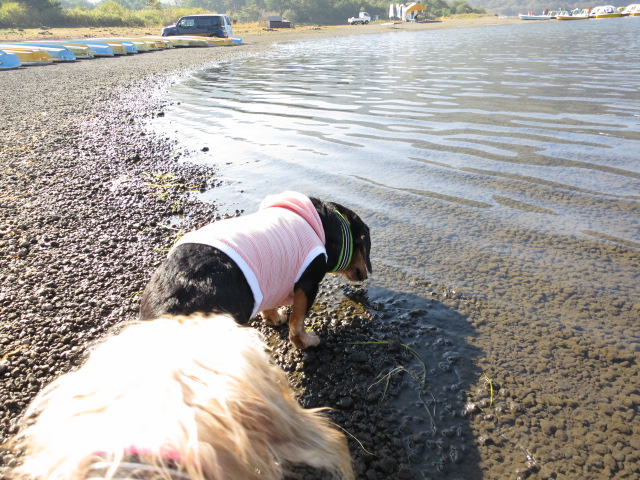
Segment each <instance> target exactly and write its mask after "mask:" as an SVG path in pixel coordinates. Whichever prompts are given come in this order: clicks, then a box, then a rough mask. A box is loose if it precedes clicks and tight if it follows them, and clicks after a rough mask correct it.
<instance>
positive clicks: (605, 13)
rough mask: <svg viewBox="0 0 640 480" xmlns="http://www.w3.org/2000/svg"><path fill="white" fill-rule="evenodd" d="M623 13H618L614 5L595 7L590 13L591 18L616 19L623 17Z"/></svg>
mask: <svg viewBox="0 0 640 480" xmlns="http://www.w3.org/2000/svg"><path fill="white" fill-rule="evenodd" d="M621 16H622V12H621V11H618V9H617V8H616V7H614V6H613V5H600V6H598V7H593V8H592V9H591V11H590V12H589V17H591V18H616V17H621Z"/></svg>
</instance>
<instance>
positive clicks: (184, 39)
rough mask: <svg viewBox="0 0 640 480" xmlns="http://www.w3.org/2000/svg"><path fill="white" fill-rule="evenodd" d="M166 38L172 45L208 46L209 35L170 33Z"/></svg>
mask: <svg viewBox="0 0 640 480" xmlns="http://www.w3.org/2000/svg"><path fill="white" fill-rule="evenodd" d="M162 38H166V39H167V40H169V41H170V42H171V44H172V45H173V46H174V47H208V46H210V43H209V41H208V40H209V37H192V36H188V35H177V36H174V35H171V36H170V37H162Z"/></svg>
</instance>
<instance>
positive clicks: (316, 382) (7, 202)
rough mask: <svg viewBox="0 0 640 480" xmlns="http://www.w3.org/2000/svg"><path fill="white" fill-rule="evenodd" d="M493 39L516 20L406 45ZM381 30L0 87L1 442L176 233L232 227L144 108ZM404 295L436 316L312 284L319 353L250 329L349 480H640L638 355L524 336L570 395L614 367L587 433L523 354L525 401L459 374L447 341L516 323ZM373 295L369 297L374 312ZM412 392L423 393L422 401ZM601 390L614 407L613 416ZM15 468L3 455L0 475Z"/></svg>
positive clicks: (569, 404) (474, 305) (98, 65)
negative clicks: (569, 370)
mask: <svg viewBox="0 0 640 480" xmlns="http://www.w3.org/2000/svg"><path fill="white" fill-rule="evenodd" d="M492 22H498V23H503V22H504V23H516V22H517V21H508V20H504V21H503V20H497V19H491V18H490V19H484V20H481V21H468V22H465V21H462V22H457V23H456V22H451V23H448V22H442V23H440V24H429V25H423V26H421V25H406V26H403V27H402V28H403V29H405V30H410V29H414V28H447V27H460V26H462V27H466V26H471V27H473V26H482V25H488V24H491V23H492ZM385 31H388V30H385V27H383V26H379V25H369V26H367V27H353V28H349V27H335V28H324V27H323V28H318V29H317V30H310V31H304V32H298V31H295V30H292V31H289V32H282V33H280V32H278V33H275V34H271V33H269V34H261V35H254V36H243V39H244V40H245V42H246V43H247V45H245V46H241V47H229V48H222V47H218V48H209V49H180V50H178V49H176V50H171V51H163V52H154V53H148V54H143V55H136V56H130V57H120V58H112V59H96V60H91V61H81V62H77V63H72V64H65V65H54V66H47V67H31V68H25V69H20V70H15V71H8V72H1V73H0V79H1V81H0V95H1V98H3V99H7V100H6V101H3V102H0V118H2V119H3V120H4V121H3V122H2V123H1V124H0V187H1V188H0V429H1V432H0V442H4V441H5V440H7V439H8V438H9V437H10V436H11V435H12V434H13V433H15V432H16V429H17V426H18V423H17V422H18V419H19V418H20V414H21V412H22V411H23V410H24V409H25V408H26V406H27V405H28V403H29V401H30V400H31V398H33V396H34V395H35V394H36V393H37V391H39V389H40V388H42V386H44V385H45V384H47V383H48V382H50V381H51V380H52V379H53V378H55V377H56V376H57V375H59V374H60V373H63V372H66V371H68V370H69V369H72V368H74V367H76V366H77V365H79V364H80V363H81V362H82V359H83V358H84V354H85V352H86V349H87V347H88V346H89V345H90V344H91V342H93V341H94V340H96V339H100V338H103V337H104V336H105V335H107V334H108V333H109V332H110V331H112V330H113V329H114V328H116V329H117V326H118V325H120V324H122V323H124V322H127V321H130V320H134V319H135V318H136V316H137V308H138V298H139V294H140V292H141V290H142V289H143V288H144V286H145V284H146V281H147V280H148V278H149V276H150V274H151V272H152V271H153V269H154V268H155V267H156V266H157V265H158V264H159V262H160V261H161V260H162V259H163V258H164V256H165V255H166V252H165V250H164V249H166V248H167V247H168V246H169V245H170V244H171V243H172V240H173V239H174V238H175V236H176V235H177V234H178V231H177V230H188V229H190V228H193V227H196V226H200V225H203V224H205V223H208V222H210V221H211V220H212V219H214V218H219V217H224V216H226V215H235V214H237V212H220V211H218V210H217V208H216V205H210V204H202V203H200V202H197V201H195V200H193V198H192V197H191V196H190V195H189V192H190V191H192V190H193V189H195V190H198V189H210V188H213V187H214V186H215V184H216V182H217V179H216V172H215V170H213V169H212V168H207V167H202V166H196V165H193V164H189V163H188V162H182V159H184V158H188V155H189V150H188V149H189V148H194V147H192V146H189V145H176V144H175V143H174V142H172V141H170V140H169V139H163V138H159V137H157V136H154V135H151V134H149V133H146V132H145V130H144V128H143V124H144V122H146V121H148V120H149V119H151V118H153V117H154V116H158V115H163V109H164V108H165V105H163V104H162V103H161V102H160V101H159V100H157V97H156V96H155V95H154V93H155V92H157V91H160V90H161V89H163V88H165V87H166V86H167V85H168V84H169V83H170V82H172V81H174V79H175V76H176V75H182V74H184V72H185V71H188V70H189V69H193V68H198V67H199V66H200V65H203V64H209V63H212V62H226V61H232V60H233V59H234V58H239V57H242V56H247V55H259V54H260V53H261V52H263V51H264V50H265V49H268V48H271V44H272V43H273V42H282V41H294V40H301V39H304V38H312V37H316V36H323V35H324V36H328V35H347V34H365V33H382V32H385ZM374 268H376V265H375V252H374ZM398 282H399V284H403V285H404V284H409V283H410V280H407V279H398ZM365 287H367V285H365ZM412 288H415V290H416V292H418V291H420V292H427V293H428V295H430V298H431V299H432V300H424V299H423V298H418V297H417V295H418V294H417V293H416V297H415V298H413V297H412V296H411V295H410V293H409V292H408V291H407V292H404V293H400V292H396V291H390V292H388V293H385V292H380V291H378V292H376V293H375V295H367V294H365V293H364V290H362V289H361V288H359V287H357V286H356V287H354V286H351V285H347V284H346V283H343V282H341V280H340V279H337V278H328V279H327V280H326V281H325V282H324V284H323V287H322V290H321V294H320V296H319V299H318V302H317V305H316V306H315V307H314V310H313V313H312V314H311V316H310V319H309V320H308V323H309V324H310V325H312V326H313V328H314V329H315V331H316V332H317V333H318V334H319V335H320V337H321V339H322V341H323V343H322V344H321V345H320V346H319V347H318V348H316V349H310V350H308V351H305V352H299V351H296V350H294V349H292V348H291V347H290V345H289V343H288V339H287V330H286V326H285V327H283V328H279V329H270V328H265V327H263V326H262V325H258V324H255V325H254V327H256V328H259V329H260V330H262V331H263V332H264V333H265V334H266V335H267V337H268V339H269V343H270V345H271V347H272V350H273V356H274V358H275V360H276V361H277V362H278V363H279V364H280V365H281V366H282V367H283V368H284V369H285V370H286V371H287V373H288V374H289V378H290V381H291V384H292V387H293V388H294V389H295V390H296V392H297V393H298V394H299V398H300V401H301V403H302V404H303V406H305V407H318V406H328V407H331V408H333V409H334V410H333V411H332V413H331V415H332V418H333V420H334V422H336V424H338V425H339V426H340V427H341V428H343V429H344V430H345V431H347V432H348V434H349V436H350V437H349V438H350V440H349V443H350V448H351V453H352V456H353V459H354V466H355V470H356V476H357V478H366V479H389V478H393V479H405V478H406V479H412V478H440V479H454V478H463V479H465V480H474V479H481V478H483V479H484V478H499V479H503V478H540V479H542V478H590V479H599V478H637V475H638V474H640V470H639V469H640V467H638V464H639V459H638V454H637V452H638V451H639V449H640V444H639V443H638V440H637V439H638V438H639V437H638V436H637V420H636V418H635V412H636V411H637V405H638V403H637V402H638V398H640V397H638V390H637V386H635V385H634V384H633V383H634V382H633V381H632V382H627V381H625V379H627V378H632V379H633V378H636V377H637V376H633V375H631V373H633V372H636V371H637V358H638V356H637V353H634V352H616V351H613V350H612V349H603V348H598V349H596V350H594V349H593V347H592V346H590V345H583V344H582V343H580V342H579V341H578V340H576V339H575V338H574V337H573V335H572V333H571V332H570V331H556V330H555V329H554V328H552V327H553V326H551V325H537V327H536V328H537V329H538V330H539V331H540V332H546V333H545V337H546V340H545V341H544V342H542V344H543V346H544V347H545V348H548V353H545V352H546V351H545V352H543V354H544V355H546V356H547V357H549V358H552V359H553V358H554V357H555V356H558V358H560V357H559V355H560V353H562V354H563V355H564V356H566V359H565V360H563V361H564V362H565V363H566V362H568V361H569V359H570V360H571V361H572V362H575V363H576V365H575V368H574V369H575V370H576V371H580V370H582V371H583V372H584V377H585V378H586V379H589V374H590V372H596V373H594V374H593V375H596V374H599V369H600V365H612V366H613V367H612V368H607V369H604V368H603V372H605V373H607V374H608V373H612V372H613V373H615V374H616V375H617V376H616V377H615V378H614V376H611V377H610V378H609V377H606V378H604V377H603V380H602V382H605V383H602V385H603V386H602V388H603V390H602V397H603V400H602V402H603V403H604V404H607V405H604V407H602V408H603V411H604V415H603V416H602V417H601V418H591V417H593V415H591V413H593V412H591V413H590V415H591V417H585V413H584V412H581V407H582V403H581V401H580V400H581V399H567V398H566V397H565V396H563V395H556V394H554V392H553V388H552V387H553V386H552V385H551V386H550V385H548V384H547V383H546V380H545V379H546V378H547V377H546V376H547V375H548V370H547V368H548V366H546V365H545V363H544V362H541V363H540V362H538V361H537V357H535V358H534V357H532V358H530V359H528V361H527V366H528V367H529V368H536V369H538V368H539V371H538V370H536V373H537V375H538V377H539V378H540V383H536V384H522V383H521V381H520V379H519V378H518V373H517V372H513V373H512V374H511V376H509V375H506V374H504V375H503V374H501V375H500V377H499V378H498V377H494V376H493V375H492V377H491V378H487V379H486V381H485V380H483V376H482V374H483V372H482V371H481V370H479V369H478V367H477V366H475V365H474V363H473V362H474V360H473V359H474V358H477V357H478V355H479V352H478V351H477V350H474V347H473V346H472V345H473V342H464V340H463V339H464V338H465V337H468V338H471V337H472V336H473V335H474V333H473V328H474V327H475V328H480V327H483V326H484V325H485V324H486V325H495V326H499V327H500V332H501V333H499V334H501V335H506V334H509V335H513V336H514V338H516V340H514V342H515V341H518V340H517V338H518V335H519V333H520V332H519V328H520V327H519V323H518V321H516V319H515V318H514V319H511V318H510V317H505V316H504V314H503V313H499V312H497V311H495V310H494V309H492V308H489V307H488V306H487V305H483V302H482V301H480V300H477V299H467V298H463V297H461V296H458V295H456V294H455V292H451V291H449V290H448V289H446V288H442V287H438V286H434V285H429V284H426V285H413V286H412ZM429 292H431V293H429ZM421 295H423V293H421ZM372 296H375V298H377V299H380V298H383V299H385V300H381V301H379V302H377V303H375V304H370V303H369V301H368V300H367V299H368V298H371V297H372ZM505 318H506V320H505ZM484 335H485V336H486V335H487V331H486V329H485V331H484ZM372 339H373V340H372ZM411 349H413V350H414V351H415V352H417V353H418V354H419V355H420V357H419V358H418V357H417V356H416V355H414V354H413V353H412V351H411ZM559 349H560V350H559ZM565 353H566V355H565ZM569 353H570V354H569ZM494 357H495V358H494ZM494 357H491V356H489V358H488V359H487V360H486V361H485V363H487V362H490V363H491V362H492V363H494V364H495V365H496V368H497V366H498V365H499V364H500V363H505V364H506V365H507V366H506V367H505V370H506V371H510V370H509V369H510V368H511V367H509V366H508V365H509V364H508V361H507V360H509V359H507V358H500V357H499V356H497V355H495V354H494ZM563 358H564V357H563ZM422 362H423V363H422ZM423 367H424V369H423ZM616 372H617V373H616ZM634 375H635V373H634ZM425 377H427V378H428V382H427V383H428V389H427V390H424V389H422V388H420V385H419V384H420V381H421V380H423V379H424V378H425ZM490 380H491V381H492V382H490ZM585 381H586V380H585ZM609 383H611V384H612V385H613V386H612V387H608V386H607V385H608V384H609ZM610 390H616V391H618V396H619V397H620V398H617V399H615V403H614V404H612V405H609V404H608V403H609V402H611V400H609V398H606V397H607V396H608V392H609V391H610ZM432 400H433V401H432ZM594 411H597V410H594ZM587 420H588V421H587ZM571 423H575V424H576V425H577V426H575V425H574V426H573V427H572V429H571V430H570V429H569V428H568V427H566V425H567V424H571ZM532 446H533V448H532ZM536 449H537V450H536ZM540 460H542V461H540ZM17 461H18V460H17V459H16V458H15V457H14V456H13V454H11V453H9V452H5V451H3V450H2V449H1V448H0V471H1V470H2V467H3V466H4V467H11V466H13V465H15V463H16V462H17ZM297 473H298V474H299V475H300V477H301V478H304V479H322V478H326V476H323V474H322V473H320V472H314V471H308V470H301V471H300V472H297Z"/></svg>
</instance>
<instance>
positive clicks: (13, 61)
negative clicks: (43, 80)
mask: <svg viewBox="0 0 640 480" xmlns="http://www.w3.org/2000/svg"><path fill="white" fill-rule="evenodd" d="M21 65H22V62H21V61H20V59H19V58H18V56H17V55H16V54H14V53H9V52H5V51H3V50H0V70H10V69H12V68H18V67H20V66H21Z"/></svg>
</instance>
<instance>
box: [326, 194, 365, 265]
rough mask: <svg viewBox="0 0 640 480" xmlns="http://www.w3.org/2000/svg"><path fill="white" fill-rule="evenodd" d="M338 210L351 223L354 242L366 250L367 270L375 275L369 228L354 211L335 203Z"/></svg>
mask: <svg viewBox="0 0 640 480" xmlns="http://www.w3.org/2000/svg"><path fill="white" fill-rule="evenodd" d="M334 206H335V208H336V210H338V211H339V212H340V213H341V214H342V215H343V216H344V217H345V218H346V219H347V220H348V222H349V228H350V229H351V235H353V241H354V243H355V244H356V246H358V245H359V246H361V247H362V249H363V250H364V258H365V262H366V264H367V270H368V271H369V273H373V271H372V268H371V234H370V232H369V227H368V226H367V224H366V223H364V222H363V221H362V219H361V218H360V217H359V216H358V215H356V214H355V213H354V212H353V211H351V210H349V209H348V208H347V207H344V206H342V205H340V204H338V203H334Z"/></svg>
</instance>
